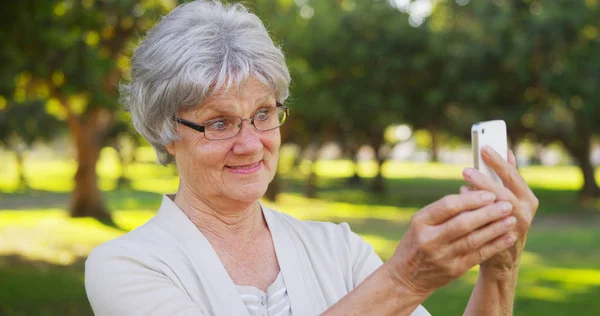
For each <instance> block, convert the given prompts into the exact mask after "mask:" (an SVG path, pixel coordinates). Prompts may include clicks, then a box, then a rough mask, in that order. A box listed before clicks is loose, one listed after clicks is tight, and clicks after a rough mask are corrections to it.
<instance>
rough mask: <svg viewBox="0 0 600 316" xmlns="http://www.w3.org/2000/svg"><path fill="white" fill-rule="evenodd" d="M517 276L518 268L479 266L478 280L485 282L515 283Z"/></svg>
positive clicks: (515, 266)
mask: <svg viewBox="0 0 600 316" xmlns="http://www.w3.org/2000/svg"><path fill="white" fill-rule="evenodd" d="M518 275H519V266H518V265H512V266H502V267H498V266H494V267H491V266H486V265H480V266H479V278H482V279H484V280H487V281H497V282H509V281H515V280H516V279H517V277H518Z"/></svg>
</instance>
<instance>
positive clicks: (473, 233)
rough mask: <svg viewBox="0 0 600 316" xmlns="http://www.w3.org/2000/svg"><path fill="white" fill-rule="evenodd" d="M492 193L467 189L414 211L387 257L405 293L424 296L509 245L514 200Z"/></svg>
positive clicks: (393, 277)
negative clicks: (505, 199) (390, 254)
mask: <svg viewBox="0 0 600 316" xmlns="http://www.w3.org/2000/svg"><path fill="white" fill-rule="evenodd" d="M496 199H497V197H496V195H495V194H493V193H492V192H489V191H485V190H481V191H476V192H465V193H463V194H460V195H449V196H446V197H444V198H442V199H441V200H438V201H437V202H434V203H432V204H430V205H428V206H426V207H425V208H423V209H421V210H420V211H418V212H417V213H416V214H415V215H414V216H413V219H412V222H411V225H410V228H409V230H408V232H407V233H406V234H405V235H404V237H403V238H402V241H401V242H400V244H399V245H398V247H397V248H396V251H395V253H394V255H393V256H392V258H391V259H390V260H388V261H387V262H386V263H385V266H384V267H385V268H386V269H387V271H388V273H389V275H390V277H391V278H392V279H394V280H395V281H397V284H398V285H399V286H401V287H402V288H403V289H405V290H406V291H408V293H407V294H411V295H422V296H428V295H429V294H431V293H432V292H433V291H435V290H436V289H438V288H440V287H442V286H444V285H445V284H447V283H449V282H450V281H452V280H454V279H456V278H458V277H460V276H461V275H463V274H464V273H465V272H466V271H467V270H469V269H470V268H472V267H473V266H475V265H477V264H479V263H481V262H483V261H485V260H488V259H489V258H490V257H492V256H493V255H495V254H497V253H499V252H501V251H504V250H506V249H507V248H509V247H511V246H512V245H513V244H514V242H515V239H514V237H513V236H512V235H507V233H508V232H509V231H510V230H511V229H512V227H513V226H514V224H515V222H516V219H515V218H514V217H513V216H510V213H511V211H512V204H511V203H507V202H494V201H495V200H496ZM469 210H474V211H469Z"/></svg>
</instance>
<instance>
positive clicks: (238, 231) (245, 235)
mask: <svg viewBox="0 0 600 316" xmlns="http://www.w3.org/2000/svg"><path fill="white" fill-rule="evenodd" d="M174 202H175V204H177V206H179V208H180V209H181V210H182V211H183V212H184V213H185V214H186V215H187V217H188V218H189V219H190V220H191V221H192V223H194V225H195V226H196V227H198V229H199V230H200V231H201V232H202V233H203V234H204V235H205V236H206V237H207V238H208V239H209V240H211V239H212V240H214V239H218V240H221V241H224V242H227V243H229V242H234V243H239V242H240V241H242V240H248V239H251V238H252V235H253V234H254V233H256V232H257V231H259V230H260V229H262V228H265V227H266V222H265V221H264V219H263V216H262V212H261V208H260V204H259V203H258V201H253V202H234V201H226V202H221V201H219V200H218V199H206V198H202V197H200V196H199V195H198V194H193V193H192V192H189V191H187V190H185V189H182V188H181V187H180V189H179V191H178V192H177V195H176V196H175V200H174Z"/></svg>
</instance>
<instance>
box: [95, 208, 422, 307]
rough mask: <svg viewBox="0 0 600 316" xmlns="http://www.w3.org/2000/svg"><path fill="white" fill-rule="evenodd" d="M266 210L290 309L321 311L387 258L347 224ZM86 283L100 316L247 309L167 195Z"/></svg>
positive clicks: (101, 250) (104, 249)
mask: <svg viewBox="0 0 600 316" xmlns="http://www.w3.org/2000/svg"><path fill="white" fill-rule="evenodd" d="M262 210H263V215H264V217H265V219H266V222H267V225H268V226H269V229H270V231H271V235H272V237H273V244H274V246H275V252H276V254H277V259H278V260H279V266H280V267H281V273H282V274H283V279H284V282H285V285H286V287H287V291H288V294H289V300H290V304H291V309H292V314H293V315H318V314H319V313H322V312H323V311H325V310H326V309H327V308H328V307H329V306H331V305H333V304H335V303H336V302H337V301H338V300H339V299H341V298H342V297H343V296H344V295H346V294H347V293H348V292H350V291H352V289H354V288H355V287H356V286H357V285H358V284H359V283H360V282H362V281H363V280H364V279H365V278H366V277H367V276H368V275H369V274H371V273H372V272H373V271H374V270H376V269H377V268H378V267H379V266H380V265H381V264H382V261H381V259H380V258H379V257H378V256H377V254H376V253H375V252H374V251H373V248H372V247H371V246H370V245H369V244H368V243H366V242H365V241H363V240H362V239H361V238H360V237H359V236H358V235H356V234H355V233H353V232H351V231H350V228H349V226H348V224H346V223H343V224H340V225H336V224H332V223H321V222H310V221H299V220H297V219H295V218H293V217H291V216H289V215H286V214H283V213H279V212H276V211H273V210H271V209H269V208H267V207H265V206H264V205H262ZM85 288H86V292H87V295H88V299H89V301H90V303H91V306H92V309H93V310H94V313H95V315H99V316H109V315H110V316H120V315H127V316H131V315H161V316H162V315H190V316H191V315H248V311H247V310H246V307H245V306H244V303H243V302H242V300H241V299H240V296H239V293H238V292H237V288H236V286H235V284H234V283H233V281H232V280H231V278H230V277H229V275H228V274H227V271H226V270H225V268H224V267H223V264H222V263H221V261H220V260H219V257H218V256H217V254H216V252H215V251H214V250H213V248H212V246H211V245H210V243H209V242H208V240H207V239H206V238H205V237H204V236H203V235H202V233H201V232H200V231H199V230H198V229H197V228H196V226H195V225H194V224H193V223H192V222H191V221H190V220H189V218H188V217H187V216H186V215H185V214H184V213H183V212H182V211H181V210H180V209H179V207H177V205H176V204H175V203H174V202H173V201H172V200H171V198H169V197H168V196H164V197H163V201H162V204H161V206H160V209H159V210H158V213H157V214H156V216H155V217H153V218H152V219H150V220H149V221H148V222H147V223H146V224H144V225H142V226H140V227H139V228H137V229H135V230H133V231H131V232H129V233H127V234H125V235H123V236H121V237H119V238H117V239H115V240H111V241H108V242H106V243H104V244H102V245H100V246H99V247H97V248H95V249H94V250H93V251H92V253H91V254H90V256H89V257H88V259H87V261H86V264H85ZM412 315H413V316H423V315H429V313H428V312H427V311H426V310H425V309H424V308H423V307H422V306H419V308H417V309H416V310H415V312H414V313H413V314H412Z"/></svg>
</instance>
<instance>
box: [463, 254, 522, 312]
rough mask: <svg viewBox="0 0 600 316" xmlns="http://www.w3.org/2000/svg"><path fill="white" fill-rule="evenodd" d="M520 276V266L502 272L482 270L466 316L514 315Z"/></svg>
mask: <svg viewBox="0 0 600 316" xmlns="http://www.w3.org/2000/svg"><path fill="white" fill-rule="evenodd" d="M518 275H519V268H518V266H517V267H515V268H513V269H512V270H510V271H502V272H498V271H491V270H486V269H484V268H481V269H480V270H479V277H478V278H477V283H476V284H475V289H473V293H472V294H471V298H470V299H469V303H468V304H467V308H466V310H465V313H464V315H492V316H496V315H497V316H507V315H512V313H513V305H514V299H515V290H516V287H517V278H518Z"/></svg>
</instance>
